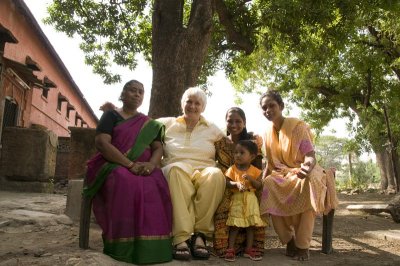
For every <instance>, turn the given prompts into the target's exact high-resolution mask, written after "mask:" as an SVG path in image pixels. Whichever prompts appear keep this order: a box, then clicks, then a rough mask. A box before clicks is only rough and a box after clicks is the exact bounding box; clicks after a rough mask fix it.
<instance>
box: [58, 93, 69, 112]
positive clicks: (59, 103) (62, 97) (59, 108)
mask: <svg viewBox="0 0 400 266" xmlns="http://www.w3.org/2000/svg"><path fill="white" fill-rule="evenodd" d="M63 102H68V100H67V97H65V96H64V95H62V94H61V93H59V94H58V98H57V110H58V111H60V112H61V108H62V103H63ZM67 113H68V112H67ZM67 117H68V115H67Z"/></svg>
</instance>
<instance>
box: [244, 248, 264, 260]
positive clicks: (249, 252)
mask: <svg viewBox="0 0 400 266" xmlns="http://www.w3.org/2000/svg"><path fill="white" fill-rule="evenodd" d="M243 257H245V258H249V259H251V260H254V261H258V260H262V256H261V253H260V252H259V251H258V250H257V249H255V248H246V249H245V250H244V254H243Z"/></svg>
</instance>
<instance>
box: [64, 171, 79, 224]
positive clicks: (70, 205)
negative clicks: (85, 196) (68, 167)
mask: <svg viewBox="0 0 400 266" xmlns="http://www.w3.org/2000/svg"><path fill="white" fill-rule="evenodd" d="M82 188H83V179H75V180H69V181H68V192H67V207H66V209H65V214H66V215H67V216H68V217H69V218H71V219H72V220H73V221H74V222H75V221H79V218H80V215H81V202H82Z"/></svg>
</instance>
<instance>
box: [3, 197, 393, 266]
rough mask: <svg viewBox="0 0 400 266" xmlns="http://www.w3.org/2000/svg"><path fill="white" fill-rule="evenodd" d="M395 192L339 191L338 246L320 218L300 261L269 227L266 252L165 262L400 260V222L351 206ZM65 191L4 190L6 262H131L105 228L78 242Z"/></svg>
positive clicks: (373, 262) (94, 228) (381, 199)
mask: <svg viewBox="0 0 400 266" xmlns="http://www.w3.org/2000/svg"><path fill="white" fill-rule="evenodd" d="M391 197H392V196H387V195H381V194H378V193H363V194H359V195H344V194H339V198H340V207H339V208H338V210H336V213H335V220H334V236H333V238H334V239H333V248H334V252H333V253H332V254H329V255H325V254H322V253H321V252H320V250H321V233H322V218H318V219H317V221H316V226H315V230H314V237H313V241H312V247H311V260H310V261H309V262H297V261H293V260H291V259H290V258H288V257H285V256H284V247H283V246H282V245H280V243H279V241H278V239H277V237H276V235H275V233H274V232H273V229H272V228H268V232H267V234H268V236H267V244H266V250H265V254H264V258H263V260H262V261H260V262H252V261H250V260H249V259H246V258H238V259H237V260H236V262H234V263H227V262H225V261H224V260H222V259H219V258H216V257H211V259H210V260H209V261H190V262H178V261H173V262H170V263H166V264H165V265H226V264H229V265H266V264H267V265H299V264H307V265H321V264H324V265H400V224H396V223H395V222H394V221H393V220H392V218H391V217H390V215H387V214H379V215H370V214H365V213H362V212H356V213H354V212H349V211H347V210H346V206H347V205H349V204H368V203H385V202H387V201H388V200H389V199H391ZM65 203H66V195H65V194H28V193H12V192H4V191H0V266H4V265H79V266H83V265H128V264H126V263H120V262H117V261H115V260H113V259H111V258H109V257H108V256H105V255H103V254H102V243H101V232H100V230H99V228H98V227H97V226H96V224H92V226H91V231H90V249H89V250H81V249H79V247H78V230H79V227H78V224H77V223H73V222H72V221H71V220H70V219H69V218H68V217H67V216H65V215H64V214H63V213H64V210H65Z"/></svg>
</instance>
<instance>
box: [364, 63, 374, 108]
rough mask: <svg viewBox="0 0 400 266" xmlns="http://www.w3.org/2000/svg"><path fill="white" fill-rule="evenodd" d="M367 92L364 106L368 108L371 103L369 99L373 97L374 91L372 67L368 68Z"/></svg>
mask: <svg viewBox="0 0 400 266" xmlns="http://www.w3.org/2000/svg"><path fill="white" fill-rule="evenodd" d="M366 79H367V80H366V81H367V93H366V95H365V96H364V107H365V108H367V107H368V105H369V100H370V98H371V93H372V71H371V69H368V72H367V78H366Z"/></svg>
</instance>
